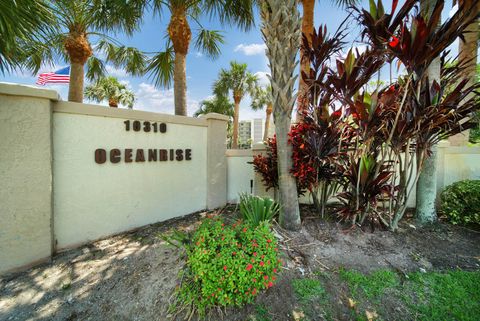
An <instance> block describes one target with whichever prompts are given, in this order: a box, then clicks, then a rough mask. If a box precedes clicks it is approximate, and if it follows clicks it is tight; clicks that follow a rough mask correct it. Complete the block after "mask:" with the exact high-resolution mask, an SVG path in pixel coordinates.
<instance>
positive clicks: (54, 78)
mask: <svg viewBox="0 0 480 321" xmlns="http://www.w3.org/2000/svg"><path fill="white" fill-rule="evenodd" d="M69 82H70V67H65V68H62V69H60V70H57V71H55V72H44V73H41V74H40V75H38V79H37V82H36V84H37V85H41V86H45V84H48V83H52V84H53V83H55V84H68V83H69Z"/></svg>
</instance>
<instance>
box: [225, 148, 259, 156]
mask: <svg viewBox="0 0 480 321" xmlns="http://www.w3.org/2000/svg"><path fill="white" fill-rule="evenodd" d="M225 156H227V157H253V151H252V150H251V149H227V151H226V152H225Z"/></svg>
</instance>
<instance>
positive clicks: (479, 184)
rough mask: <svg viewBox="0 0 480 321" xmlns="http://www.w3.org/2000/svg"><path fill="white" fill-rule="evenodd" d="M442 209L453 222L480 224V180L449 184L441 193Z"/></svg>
mask: <svg viewBox="0 0 480 321" xmlns="http://www.w3.org/2000/svg"><path fill="white" fill-rule="evenodd" d="M441 210H442V212H443V213H444V214H445V215H446V216H447V217H448V219H449V220H450V221H451V222H452V223H453V224H470V223H476V224H480V180H465V181H460V182H456V183H453V184H452V185H449V186H447V187H446V188H445V190H444V191H443V192H442V194H441Z"/></svg>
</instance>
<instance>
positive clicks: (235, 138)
mask: <svg viewBox="0 0 480 321" xmlns="http://www.w3.org/2000/svg"><path fill="white" fill-rule="evenodd" d="M241 100H242V98H241V97H238V96H234V97H233V101H234V102H235V113H234V114H233V135H232V136H233V137H232V149H237V148H238V117H239V115H240V101H241Z"/></svg>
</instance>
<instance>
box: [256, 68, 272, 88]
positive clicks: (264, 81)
mask: <svg viewBox="0 0 480 321" xmlns="http://www.w3.org/2000/svg"><path fill="white" fill-rule="evenodd" d="M267 75H269V73H268V72H265V71H257V72H256V73H255V76H257V79H258V84H259V85H260V86H262V87H266V86H268V85H270V79H268V76H267Z"/></svg>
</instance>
